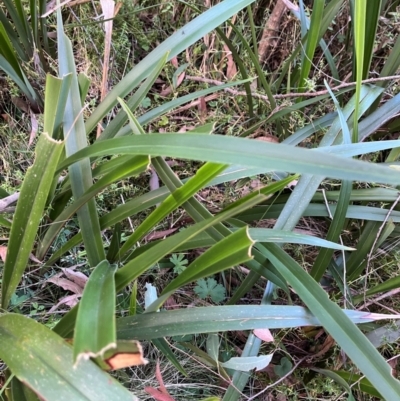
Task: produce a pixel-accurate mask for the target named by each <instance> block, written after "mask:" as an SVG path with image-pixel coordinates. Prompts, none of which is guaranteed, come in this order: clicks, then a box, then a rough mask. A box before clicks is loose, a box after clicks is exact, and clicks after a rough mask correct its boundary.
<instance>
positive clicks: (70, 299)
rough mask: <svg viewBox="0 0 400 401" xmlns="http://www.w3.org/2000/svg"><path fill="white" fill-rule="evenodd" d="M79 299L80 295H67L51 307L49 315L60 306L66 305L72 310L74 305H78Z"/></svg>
mask: <svg viewBox="0 0 400 401" xmlns="http://www.w3.org/2000/svg"><path fill="white" fill-rule="evenodd" d="M80 297H81V294H72V295H67V296H66V297H64V298H61V299H60V300H59V301H58V303H57V304H56V305H53V306H52V307H51V309H50V310H49V313H51V312H54V311H55V310H56V309H57V308H58V307H59V306H60V305H66V306H69V307H70V308H73V307H74V306H75V305H77V304H78V302H79V298H80Z"/></svg>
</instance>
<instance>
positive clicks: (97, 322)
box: [74, 260, 117, 363]
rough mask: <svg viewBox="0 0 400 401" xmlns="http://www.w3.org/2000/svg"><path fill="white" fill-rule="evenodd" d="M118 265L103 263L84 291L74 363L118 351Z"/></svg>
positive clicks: (75, 336) (75, 342)
mask: <svg viewBox="0 0 400 401" xmlns="http://www.w3.org/2000/svg"><path fill="white" fill-rule="evenodd" d="M116 270H117V266H116V265H110V263H109V262H108V261H107V260H104V261H102V262H101V263H100V264H99V265H98V266H96V268H95V269H94V271H93V273H92V274H91V275H90V277H89V280H88V282H87V283H86V286H85V288H84V290H83V294H82V299H81V302H80V303H79V310H78V315H77V319H76V326H75V335H74V360H75V361H78V363H79V361H80V360H82V359H83V360H85V359H86V360H87V359H88V358H97V357H100V358H102V357H103V356H104V353H105V352H106V351H107V350H110V349H112V348H115V347H116V345H117V343H116V334H115V302H116V298H115V297H116V295H115V280H114V277H115V271H116Z"/></svg>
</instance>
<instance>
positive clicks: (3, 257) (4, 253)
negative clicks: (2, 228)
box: [0, 245, 7, 262]
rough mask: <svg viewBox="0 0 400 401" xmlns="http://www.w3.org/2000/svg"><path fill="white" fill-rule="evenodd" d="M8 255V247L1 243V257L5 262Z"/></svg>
mask: <svg viewBox="0 0 400 401" xmlns="http://www.w3.org/2000/svg"><path fill="white" fill-rule="evenodd" d="M6 256H7V247H6V246H5V245H0V259H1V260H2V261H3V262H5V261H6Z"/></svg>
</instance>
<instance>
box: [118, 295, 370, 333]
mask: <svg viewBox="0 0 400 401" xmlns="http://www.w3.org/2000/svg"><path fill="white" fill-rule="evenodd" d="M321 291H322V290H321ZM324 296H325V297H326V294H325V293H324ZM339 310H340V309H339ZM341 313H342V312H341ZM343 313H344V314H345V315H346V316H347V317H348V318H349V319H351V321H352V322H354V323H356V324H359V323H367V322H370V321H373V320H374V318H373V317H371V316H370V313H368V312H359V311H354V310H344V311H343ZM320 325H321V322H320V320H319V319H318V318H317V317H315V316H314V315H313V314H312V313H310V311H309V310H308V309H307V308H304V307H302V306H286V305H261V306H259V305H235V306H210V307H204V308H186V309H175V310H172V311H164V312H152V313H144V314H139V315H135V316H127V317H123V318H120V319H118V320H117V337H118V339H122V340H145V339H147V340H149V339H150V340H152V339H153V338H160V337H167V336H184V335H186V334H198V333H215V332H218V331H230V330H252V329H265V328H268V329H278V328H282V329H283V328H290V327H300V326H320Z"/></svg>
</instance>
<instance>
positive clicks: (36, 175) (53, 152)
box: [1, 134, 64, 309]
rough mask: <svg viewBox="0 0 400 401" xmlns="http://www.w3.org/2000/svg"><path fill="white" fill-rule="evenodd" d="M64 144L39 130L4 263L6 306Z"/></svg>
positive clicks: (30, 250)
mask: <svg viewBox="0 0 400 401" xmlns="http://www.w3.org/2000/svg"><path fill="white" fill-rule="evenodd" d="M63 145H64V144H63V142H59V141H55V140H53V139H51V138H50V137H49V136H48V135H47V134H42V135H41V137H40V138H39V141H38V144H37V146H36V152H35V153H36V159H35V162H34V164H33V166H32V167H29V169H28V171H27V173H26V176H25V179H24V182H23V184H22V188H21V193H20V197H19V200H18V203H17V208H16V211H15V215H14V220H13V224H12V228H11V233H10V240H9V243H8V250H7V259H6V262H5V265H4V272H3V281H2V301H1V302H2V307H3V309H6V308H7V306H8V303H9V301H10V298H11V296H12V294H13V293H14V291H15V289H16V288H17V285H18V283H19V281H20V279H21V277H22V275H23V273H24V270H25V268H26V267H27V263H28V259H29V255H30V253H31V252H32V248H33V244H34V241H35V237H36V233H37V230H38V227H39V223H40V220H41V218H42V215H43V210H44V207H45V204H46V200H47V196H48V194H49V191H50V188H51V185H52V181H53V176H54V172H55V168H56V166H57V164H58V161H59V158H60V155H61V151H62V149H63Z"/></svg>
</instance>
